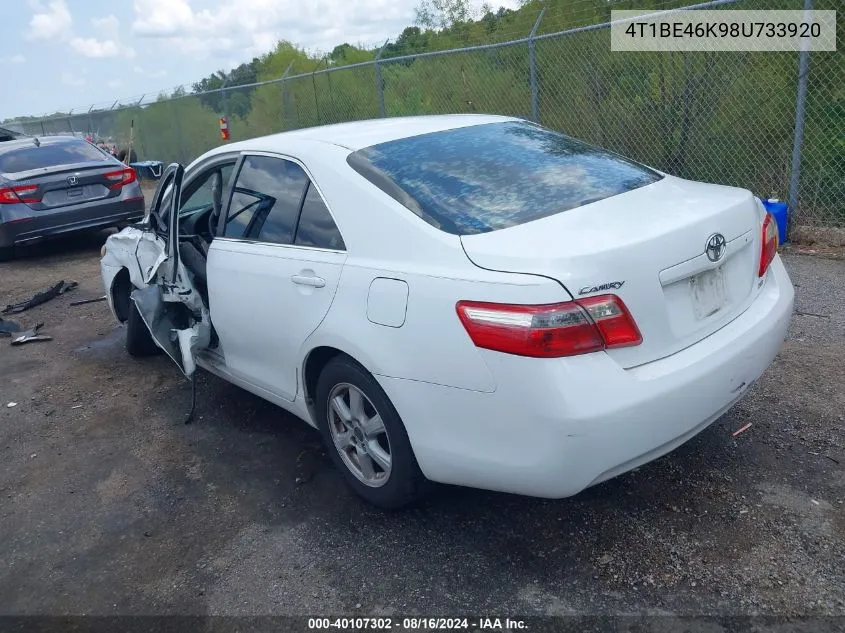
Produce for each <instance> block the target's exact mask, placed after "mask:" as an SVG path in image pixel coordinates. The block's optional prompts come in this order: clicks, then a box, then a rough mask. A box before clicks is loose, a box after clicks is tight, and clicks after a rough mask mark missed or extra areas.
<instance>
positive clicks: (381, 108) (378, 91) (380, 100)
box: [376, 39, 390, 118]
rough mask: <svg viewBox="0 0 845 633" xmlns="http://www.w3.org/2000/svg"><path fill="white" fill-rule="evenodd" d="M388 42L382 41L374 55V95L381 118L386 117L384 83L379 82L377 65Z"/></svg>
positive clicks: (379, 73)
mask: <svg viewBox="0 0 845 633" xmlns="http://www.w3.org/2000/svg"><path fill="white" fill-rule="evenodd" d="M389 41H390V40H389V39H387V40H385V41H384V44H382V45H381V48H380V49H379V50H378V55H376V94H377V95H378V115H379V116H380V117H381V118H384V117H385V116H386V113H385V112H386V111H385V108H384V83H383V82H382V80H381V64H380V63H379V60H380V59H381V54H382V53H383V52H384V49H385V47H386V46H387V43H388V42H389Z"/></svg>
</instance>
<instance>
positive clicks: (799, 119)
mask: <svg viewBox="0 0 845 633" xmlns="http://www.w3.org/2000/svg"><path fill="white" fill-rule="evenodd" d="M812 10H813V0H804V11H805V12H806V11H812ZM804 19H805V20H806V19H808V16H807V15H806V13H805V16H804ZM798 55H799V57H798V94H797V95H796V97H795V136H794V137H793V139H792V173H791V174H790V177H789V196H788V201H789V211H790V214H791V215H792V216H793V217H795V215H794V214H795V212H796V210H797V209H798V187H799V186H800V184H801V144H802V143H803V142H804V118H805V115H806V106H807V82H808V79H809V78H808V75H809V73H810V51H809V50H808V45H807V43H806V40H805V41H802V43H801V52H800V53H798Z"/></svg>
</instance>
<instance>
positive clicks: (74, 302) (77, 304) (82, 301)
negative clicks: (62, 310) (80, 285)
mask: <svg viewBox="0 0 845 633" xmlns="http://www.w3.org/2000/svg"><path fill="white" fill-rule="evenodd" d="M105 300H106V295H103V296H102V297H97V298H96V299H82V300H81V301H71V302H70V305H72V306H82V305H85V304H86V303H97V302H98V301H105Z"/></svg>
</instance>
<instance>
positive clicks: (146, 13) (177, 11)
mask: <svg viewBox="0 0 845 633" xmlns="http://www.w3.org/2000/svg"><path fill="white" fill-rule="evenodd" d="M134 7H135V16H136V17H135V22H134V23H133V24H132V31H133V32H134V33H137V34H138V35H143V36H146V37H168V36H173V35H179V34H182V33H185V32H187V31H189V30H190V29H191V26H192V24H193V22H194V12H193V10H192V9H191V6H190V5H189V4H188V2H187V0H135V2H134Z"/></svg>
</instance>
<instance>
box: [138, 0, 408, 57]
mask: <svg viewBox="0 0 845 633" xmlns="http://www.w3.org/2000/svg"><path fill="white" fill-rule="evenodd" d="M415 2H416V0H402V1H397V0H346V1H345V2H344V1H342V0H312V1H311V2H302V1H301V0H237V1H235V0H213V2H211V3H210V4H211V5H212V6H211V7H210V8H203V9H197V10H195V9H193V8H192V6H191V4H190V3H189V2H188V0H134V3H133V5H134V8H135V20H134V21H133V23H132V32H133V33H134V34H136V35H137V36H140V37H158V38H165V39H166V40H167V44H168V46H172V47H173V49H174V50H177V51H178V52H181V53H183V54H188V55H193V56H196V57H198V58H204V57H208V56H215V57H221V58H225V59H228V58H231V57H232V53H234V52H238V53H239V54H240V55H242V56H243V59H248V58H249V57H252V56H256V55H260V54H262V53H266V52H269V51H270V50H272V48H273V46H274V44H275V43H276V42H277V41H278V40H280V39H286V40H290V41H292V42H294V43H296V44H300V45H302V46H305V47H308V48H319V49H324V50H331V49H332V48H333V47H334V46H335V45H337V44H340V43H341V42H342V41H344V40H346V41H350V42H360V41H372V40H377V39H380V38H383V37H385V36H386V35H393V34H398V32H399V31H400V30H401V29H402V28H403V27H404V26H407V25H408V24H410V23H411V22H412V20H413V17H414V11H413V6H414V4H415ZM362 16H366V19H364V18H363V17H362Z"/></svg>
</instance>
